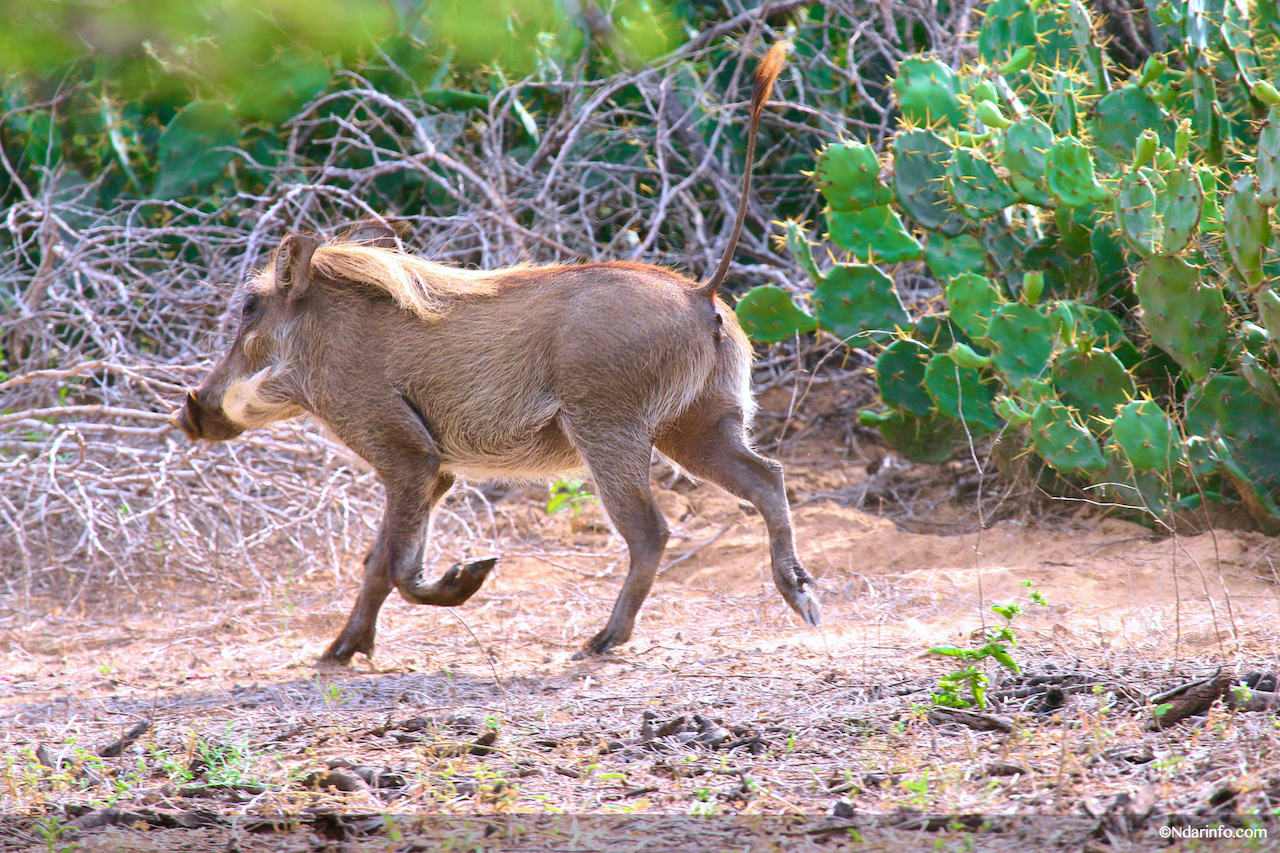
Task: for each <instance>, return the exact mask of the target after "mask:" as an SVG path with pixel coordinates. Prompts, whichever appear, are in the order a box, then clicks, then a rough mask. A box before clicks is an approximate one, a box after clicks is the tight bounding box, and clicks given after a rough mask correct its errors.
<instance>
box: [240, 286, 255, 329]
mask: <svg viewBox="0 0 1280 853" xmlns="http://www.w3.org/2000/svg"><path fill="white" fill-rule="evenodd" d="M257 310H258V294H256V293H250V294H249V295H248V296H246V297H245V298H244V304H243V305H242V306H240V321H241V322H242V323H247V322H248V321H249V320H251V319H252V318H253V315H254V314H255V313H256V312H257Z"/></svg>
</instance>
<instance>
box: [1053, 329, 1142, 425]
mask: <svg viewBox="0 0 1280 853" xmlns="http://www.w3.org/2000/svg"><path fill="white" fill-rule="evenodd" d="M1051 375H1052V380H1053V387H1054V388H1056V389H1058V396H1059V398H1060V399H1061V400H1062V402H1064V403H1066V404H1067V405H1068V406H1072V407H1073V408H1075V409H1077V410H1079V412H1080V414H1081V415H1082V416H1083V417H1084V418H1085V421H1086V423H1088V422H1090V421H1089V418H1098V419H1106V420H1109V419H1110V418H1112V417H1114V416H1115V413H1116V410H1117V409H1119V408H1120V407H1121V406H1123V405H1124V404H1125V403H1128V402H1129V401H1130V400H1132V399H1133V397H1134V395H1136V394H1137V389H1136V388H1135V387H1134V385H1133V379H1132V378H1130V376H1129V374H1128V373H1127V372H1126V371H1125V369H1124V365H1123V364H1121V363H1120V359H1118V358H1116V357H1115V356H1114V355H1113V354H1111V353H1109V352H1107V351H1106V350H1102V349H1097V348H1093V349H1089V350H1085V351H1081V350H1080V349H1079V348H1077V347H1071V348H1070V349H1067V350H1064V351H1063V352H1061V353H1059V355H1058V357H1057V358H1056V359H1054V362H1053V371H1052V374H1051Z"/></svg>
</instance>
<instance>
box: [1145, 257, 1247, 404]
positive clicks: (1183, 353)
mask: <svg viewBox="0 0 1280 853" xmlns="http://www.w3.org/2000/svg"><path fill="white" fill-rule="evenodd" d="M1134 291H1135V292H1136V293H1137V294H1138V301H1139V303H1140V304H1141V305H1142V312H1143V321H1144V323H1145V324H1146V327H1147V331H1148V332H1150V334H1151V340H1152V341H1153V342H1154V343H1155V344H1156V346H1158V347H1160V349H1162V350H1164V351H1165V352H1167V353H1168V354H1169V355H1171V356H1173V358H1174V360H1175V361H1177V362H1178V364H1179V365H1181V366H1182V368H1183V369H1184V370H1186V371H1187V372H1188V373H1190V374H1191V376H1192V377H1193V378H1196V379H1202V378H1204V377H1205V376H1206V375H1208V373H1209V370H1210V368H1212V367H1213V366H1214V365H1216V364H1217V363H1218V361H1219V360H1220V359H1221V358H1222V354H1223V351H1224V350H1225V349H1226V345H1227V324H1226V304H1225V302H1224V300H1223V297H1222V290H1221V289H1220V288H1219V287H1218V286H1217V285H1216V284H1214V283H1213V282H1212V281H1207V280H1202V279H1201V275H1200V270H1198V269H1196V268H1195V267H1193V266H1191V265H1190V264H1188V263H1187V262H1186V261H1184V260H1182V259H1181V258H1165V257H1161V256H1159V255H1152V256H1151V257H1149V258H1147V260H1146V262H1145V263H1144V264H1143V265H1142V270H1141V271H1140V272H1139V273H1138V277H1137V280H1136V281H1135V282H1134Z"/></svg>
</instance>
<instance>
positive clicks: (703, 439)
mask: <svg viewBox="0 0 1280 853" xmlns="http://www.w3.org/2000/svg"><path fill="white" fill-rule="evenodd" d="M656 444H657V447H658V450H659V451H661V452H662V453H664V454H666V455H667V456H668V457H669V458H670V459H671V460H672V461H674V462H675V463H676V464H677V465H679V466H681V467H682V468H684V469H685V470H686V471H688V472H689V473H690V474H692V475H693V476H695V477H699V478H701V479H704V480H710V481H711V482H713V483H715V484H716V485H718V486H720V487H721V488H723V489H724V490H725V491H727V492H729V493H730V494H732V495H734V496H735V497H739V498H742V499H743V500H748V501H750V502H751V503H752V504H754V505H755V507H756V509H758V510H760V514H761V515H762V516H763V517H764V523H765V527H766V528H767V530H768V532H769V555H770V563H771V564H772V567H773V583H774V586H776V587H777V588H778V592H780V593H781V594H782V598H783V600H785V601H786V602H787V604H788V605H790V606H791V609H792V610H794V611H795V612H796V613H797V614H798V615H799V616H800V618H801V619H803V620H804V622H805V624H806V625H809V626H813V627H816V626H817V624H818V619H819V613H820V611H819V607H818V599H817V597H816V596H815V595H814V594H813V587H814V580H813V577H812V576H811V575H810V574H809V573H808V572H807V571H806V570H805V568H804V566H803V565H802V564H801V563H800V558H799V557H798V556H797V555H796V542H795V534H794V533H793V532H792V529H791V509H790V507H789V506H788V504H787V490H786V486H785V484H784V483H783V480H782V465H780V464H779V463H778V462H776V461H774V460H773V459H767V458H765V457H763V456H761V455H760V454H759V453H756V452H755V451H754V450H752V449H751V446H750V445H749V444H748V443H747V438H746V425H745V423H744V419H743V415H742V410H741V409H740V408H739V407H737V406H736V405H730V404H721V405H719V406H717V405H715V404H714V403H712V404H710V405H708V404H702V405H699V404H695V405H694V406H693V407H691V408H690V409H689V410H688V411H687V412H686V413H685V414H683V415H681V416H680V418H679V419H678V420H676V421H675V422H673V423H670V424H665V425H664V428H663V430H662V431H661V432H660V433H659V435H658V436H657V440H656Z"/></svg>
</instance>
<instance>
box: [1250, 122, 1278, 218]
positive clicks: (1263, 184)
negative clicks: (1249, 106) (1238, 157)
mask: <svg viewBox="0 0 1280 853" xmlns="http://www.w3.org/2000/svg"><path fill="white" fill-rule="evenodd" d="M1253 168H1254V171H1256V172H1257V173H1258V204H1261V205H1263V206H1264V207H1275V206H1276V204H1280V107H1272V108H1271V111H1270V112H1269V113H1267V123H1266V124H1264V125H1263V126H1262V133H1261V134H1259V135H1258V158H1257V160H1256V161H1254V164H1253Z"/></svg>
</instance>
